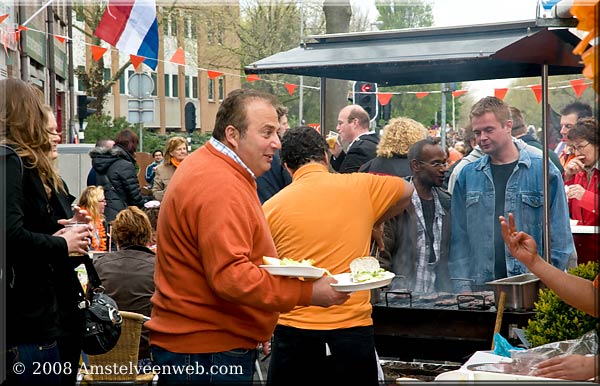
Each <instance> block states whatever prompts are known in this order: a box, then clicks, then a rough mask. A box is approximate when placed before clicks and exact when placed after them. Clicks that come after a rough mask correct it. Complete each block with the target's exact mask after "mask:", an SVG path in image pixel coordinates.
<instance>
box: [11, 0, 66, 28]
mask: <svg viewBox="0 0 600 386" xmlns="http://www.w3.org/2000/svg"><path fill="white" fill-rule="evenodd" d="M53 1H54V0H49V1H48V2H47V3H46V4H44V5H42V7H41V8H40V9H38V10H37V11H35V12H34V13H33V15H31V16H30V17H29V19H27V20H25V23H22V24H21V25H22V26H26V25H27V24H29V22H30V21H31V20H33V18H34V17H36V16H37V15H38V14H39V13H40V12H42V11H43V10H44V9H45V8H46V7H47V6H49V5H50V4H52V2H53ZM69 17H71V15H69Z"/></svg>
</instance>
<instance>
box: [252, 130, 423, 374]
mask: <svg viewBox="0 0 600 386" xmlns="http://www.w3.org/2000/svg"><path fill="white" fill-rule="evenodd" d="M327 152H328V145H327V142H326V141H325V139H324V138H323V137H322V136H321V135H320V134H319V133H317V132H316V131H315V130H314V129H312V128H310V127H307V126H301V127H297V128H293V129H290V130H288V132H287V133H286V134H285V136H284V137H283V139H282V148H281V161H282V162H283V163H284V165H285V166H286V167H287V169H288V170H289V171H290V174H291V175H292V183H291V184H290V185H288V186H286V187H285V188H283V189H282V190H280V191H279V193H277V194H276V195H274V196H273V197H272V198H271V199H270V200H268V201H266V202H265V203H264V204H263V210H264V212H265V216H266V218H267V221H268V223H269V228H270V229H271V234H272V235H273V240H274V241H275V246H276V247H277V253H278V255H279V256H282V257H287V258H290V259H294V260H303V259H311V260H313V261H314V265H315V266H316V267H321V268H325V269H327V270H329V271H330V272H331V273H332V274H334V275H336V274H340V273H343V272H349V271H350V263H351V262H352V261H353V260H354V259H355V258H357V257H361V256H366V255H368V254H369V249H370V243H371V234H372V230H373V229H374V227H375V228H376V227H377V226H378V225H380V224H383V222H384V221H385V220H386V219H389V218H391V217H393V216H395V215H397V214H399V213H400V212H401V211H402V210H404V208H406V206H407V205H408V203H409V202H410V198H411V196H412V192H413V187H412V185H410V184H409V183H408V182H406V181H405V180H404V179H402V178H400V177H396V176H377V175H373V174H368V173H344V174H337V173H329V171H328V169H327V167H328V160H329V158H328V157H327ZM381 241H382V240H381ZM369 300H370V292H369V291H356V292H354V293H353V294H352V296H351V297H350V300H348V301H347V302H345V303H344V304H341V305H336V306H332V307H330V308H328V309H324V308H321V307H314V306H302V305H300V306H298V307H295V308H294V309H292V310H290V311H288V312H285V313H282V314H281V315H280V316H279V320H278V322H277V327H276V328H275V332H274V337H273V354H272V357H271V362H270V366H269V373H268V381H267V383H268V384H273V385H281V384H290V383H293V384H310V383H313V382H314V381H315V380H318V382H319V383H322V384H357V385H378V366H377V359H376V353H375V341H374V333H373V320H372V318H371V311H372V307H371V303H370V301H369ZM292 377H293V379H291V378H292Z"/></svg>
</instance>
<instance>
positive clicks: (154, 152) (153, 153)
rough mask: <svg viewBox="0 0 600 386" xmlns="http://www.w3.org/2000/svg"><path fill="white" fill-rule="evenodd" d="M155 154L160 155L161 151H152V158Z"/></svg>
mask: <svg viewBox="0 0 600 386" xmlns="http://www.w3.org/2000/svg"><path fill="white" fill-rule="evenodd" d="M156 153H160V154H162V150H160V149H156V150H154V151H153V152H152V157H154V156H155V155H156Z"/></svg>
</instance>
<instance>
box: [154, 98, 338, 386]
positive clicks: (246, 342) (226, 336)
mask: <svg viewBox="0 0 600 386" xmlns="http://www.w3.org/2000/svg"><path fill="white" fill-rule="evenodd" d="M275 105H276V101H275V100H274V99H273V97H272V96H271V95H269V94H264V93H262V92H259V91H256V90H250V89H248V90H235V91H233V92H231V93H230V94H229V95H228V96H227V98H226V99H225V100H224V101H223V103H222V104H221V106H220V108H219V111H218V112H217V117H216V121H215V127H214V130H213V137H212V138H211V140H210V142H209V143H207V144H206V145H205V146H203V147H202V148H200V149H198V150H197V151H195V152H194V153H192V154H191V155H190V156H188V157H187V158H186V159H185V160H184V161H183V162H182V163H181V165H180V166H179V168H178V169H177V171H176V172H175V174H174V175H173V178H172V180H171V182H170V184H169V189H168V191H167V192H166V194H165V196H164V198H163V201H162V203H161V213H160V217H159V220H158V230H157V244H158V253H157V256H156V268H155V276H154V280H155V283H156V291H155V293H154V296H153V297H152V303H153V309H152V319H151V320H150V321H149V322H148V323H146V326H147V327H148V329H149V330H150V345H151V350H152V355H153V359H154V361H155V362H156V364H158V365H160V366H163V367H162V368H161V369H163V371H162V372H161V374H160V378H159V379H160V381H161V384H163V383H164V384H174V383H177V384H181V383H191V384H215V383H223V382H233V383H235V384H251V382H252V378H253V373H254V361H255V359H256V347H257V345H258V343H259V342H266V341H268V340H269V338H270V337H271V334H272V332H273V329H274V327H275V324H276V322H277V318H278V316H279V312H286V311H289V310H291V309H293V308H294V307H296V306H299V305H301V306H308V305H315V306H321V307H329V306H331V305H337V304H341V303H343V302H345V301H346V300H347V299H348V298H349V296H348V295H347V294H342V293H340V292H337V291H335V290H334V289H333V288H332V287H331V286H330V283H332V282H335V280H334V279H333V278H331V277H325V278H321V279H319V280H316V281H312V282H309V281H301V280H298V279H294V278H287V277H280V276H272V275H270V274H269V273H268V272H266V271H265V270H263V269H261V268H259V267H258V266H259V265H260V264H262V257H263V256H276V253H277V252H276V249H275V245H274V243H273V239H272V237H271V233H270V231H269V227H268V225H267V222H266V220H265V217H264V214H263V212H262V208H261V206H260V201H259V199H258V196H257V193H256V177H258V176H260V175H261V174H263V173H265V172H266V171H267V170H269V168H270V167H271V162H272V159H273V154H274V153H275V151H276V150H277V149H279V148H280V147H281V143H280V142H279V138H278V136H277V129H278V127H279V123H278V120H277V113H276V111H275V107H274V106H275ZM164 366H171V368H170V374H167V373H166V371H165V370H164V368H165V367H164ZM173 366H179V367H180V368H179V370H178V368H175V367H173ZM185 366H188V367H185ZM189 366H191V367H189ZM181 369H183V371H182V370H181ZM186 369H191V370H190V371H188V370H186ZM215 369H216V370H215ZM223 369H225V370H223Z"/></svg>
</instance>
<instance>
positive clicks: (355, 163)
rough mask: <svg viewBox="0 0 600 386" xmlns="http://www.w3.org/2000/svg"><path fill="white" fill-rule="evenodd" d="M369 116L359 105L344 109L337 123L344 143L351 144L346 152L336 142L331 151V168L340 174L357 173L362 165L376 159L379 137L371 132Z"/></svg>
mask: <svg viewBox="0 0 600 386" xmlns="http://www.w3.org/2000/svg"><path fill="white" fill-rule="evenodd" d="M369 121H370V120H369V114H367V112H366V111H365V110H364V109H363V108H362V107H361V106H359V105H349V106H346V107H344V108H343V109H342V110H341V111H340V113H339V115H338V121H337V127H336V128H337V131H338V133H339V134H340V139H341V140H342V143H344V144H349V145H348V149H347V150H346V151H344V150H343V149H342V147H341V146H340V144H338V143H337V142H336V144H335V147H334V148H333V150H332V151H331V153H332V157H331V166H332V167H333V169H334V170H336V171H338V172H340V173H353V172H357V171H358V169H359V168H360V167H361V165H362V164H364V163H366V162H367V161H370V160H371V159H373V158H375V156H376V155H377V144H379V135H377V134H376V133H375V131H370V130H369Z"/></svg>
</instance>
